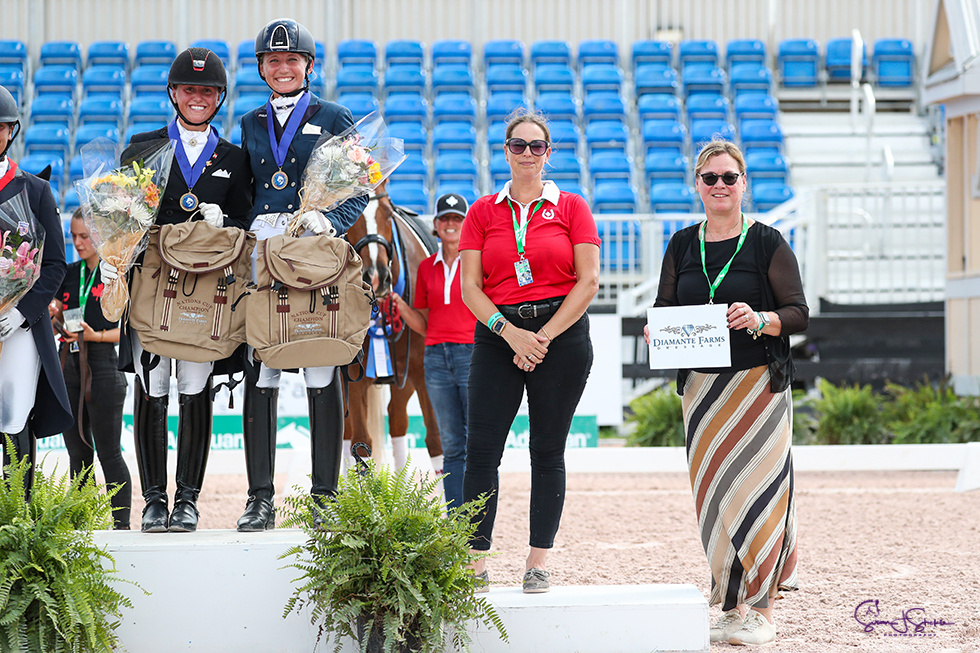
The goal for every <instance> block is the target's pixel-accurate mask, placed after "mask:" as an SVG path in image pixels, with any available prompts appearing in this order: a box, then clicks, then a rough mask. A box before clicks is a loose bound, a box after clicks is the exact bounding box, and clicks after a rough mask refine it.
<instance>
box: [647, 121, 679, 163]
mask: <svg viewBox="0 0 980 653" xmlns="http://www.w3.org/2000/svg"><path fill="white" fill-rule="evenodd" d="M643 149H644V150H645V151H646V152H647V153H648V154H649V152H650V151H651V150H657V151H663V152H671V153H674V154H677V155H678V156H679V155H682V154H684V153H685V151H686V150H687V129H686V128H685V127H684V125H683V124H681V123H680V122H678V121H676V120H647V121H646V122H644V123H643Z"/></svg>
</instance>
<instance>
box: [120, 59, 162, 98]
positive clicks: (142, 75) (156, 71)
mask: <svg viewBox="0 0 980 653" xmlns="http://www.w3.org/2000/svg"><path fill="white" fill-rule="evenodd" d="M169 74H170V67H169V66H160V65H149V66H138V67H136V68H134V69H133V72H132V73H131V74H130V76H129V84H130V87H131V89H132V91H133V96H134V97H139V96H140V95H143V94H145V93H163V94H166V93H167V77H168V76H169Z"/></svg>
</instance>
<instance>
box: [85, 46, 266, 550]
mask: <svg viewBox="0 0 980 653" xmlns="http://www.w3.org/2000/svg"><path fill="white" fill-rule="evenodd" d="M227 86H228V84H227V77H226V74H225V67H224V65H223V64H222V63H221V59H219V58H218V56H217V55H216V54H214V53H213V52H211V51H210V50H208V49H206V48H189V49H187V50H184V51H183V52H181V53H180V54H179V55H177V58H176V59H174V62H173V64H172V65H171V67H170V76H169V79H168V89H167V90H168V93H169V96H170V101H171V103H172V104H173V105H174V109H176V111H177V117H176V118H174V120H173V121H172V122H171V123H170V124H169V125H167V126H166V127H162V128H160V129H157V130H155V131H150V132H144V133H142V134H136V135H135V136H133V139H132V142H131V144H130V146H129V147H128V148H126V150H125V151H124V152H123V154H122V157H121V159H122V161H123V162H124V163H128V162H131V161H135V160H139V159H141V158H143V157H144V156H146V155H147V154H148V153H150V152H153V151H155V150H157V149H158V148H160V147H161V146H163V145H165V144H166V142H167V141H168V140H171V141H176V148H177V149H176V151H175V153H174V162H173V164H172V166H171V168H170V178H169V180H168V181H167V185H166V189H165V190H164V193H163V198H162V200H161V202H160V210H159V213H158V214H157V219H156V223H157V224H177V223H181V222H185V221H187V220H190V219H192V218H195V217H197V216H198V215H200V216H201V217H203V219H204V220H205V221H206V222H207V223H208V224H210V225H212V226H214V227H225V228H238V229H246V228H247V227H248V217H249V212H250V211H251V208H252V203H251V197H252V191H251V185H252V175H251V173H250V172H249V167H248V161H247V158H246V156H245V152H244V151H242V149H241V148H239V147H237V146H235V145H232V144H231V143H229V142H228V141H226V140H224V139H223V138H220V137H219V136H218V131H217V129H215V128H214V127H212V126H210V124H209V123H210V122H211V121H212V120H213V119H214V118H215V116H216V115H217V114H218V109H220V107H221V104H222V103H223V102H224V98H225V95H226V93H227ZM100 269H101V272H102V278H103V279H106V280H108V279H111V278H114V277H115V276H117V275H118V273H117V271H116V269H115V268H113V267H112V266H109V265H107V264H106V263H105V262H104V261H103V262H102V264H101V266H100ZM119 359H120V360H119V362H120V369H122V370H124V371H128V372H135V373H136V389H135V405H134V407H133V436H134V439H135V443H136V457H137V463H138V467H139V474H140V482H141V484H142V486H143V499H144V500H145V502H146V507H145V508H144V509H143V519H142V524H141V530H142V531H144V532H150V533H160V532H165V531H168V530H169V531H171V532H189V531H194V530H196V529H197V522H198V516H199V513H198V510H197V498H198V495H199V494H200V492H201V485H202V484H203V482H204V471H205V467H206V465H207V459H208V452H209V450H210V448H211V416H212V403H211V401H212V400H211V373H212V370H213V367H214V363H194V362H190V361H181V360H178V361H176V368H177V390H178V393H179V402H180V408H179V415H180V417H179V422H178V427H177V491H176V494H175V495H174V506H173V512H169V511H168V501H167V441H168V429H167V406H168V403H169V396H170V374H171V359H170V358H167V357H161V356H156V355H151V354H150V353H149V352H147V351H144V349H143V347H142V346H141V345H140V342H139V337H138V336H137V334H136V332H135V331H134V330H130V329H126V328H124V329H123V335H122V338H121V340H120V347H119Z"/></svg>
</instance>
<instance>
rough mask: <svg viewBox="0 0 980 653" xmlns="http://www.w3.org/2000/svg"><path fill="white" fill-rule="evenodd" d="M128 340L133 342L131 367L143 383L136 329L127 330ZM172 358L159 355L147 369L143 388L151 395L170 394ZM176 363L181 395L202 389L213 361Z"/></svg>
mask: <svg viewBox="0 0 980 653" xmlns="http://www.w3.org/2000/svg"><path fill="white" fill-rule="evenodd" d="M129 334H130V340H131V342H132V343H133V367H134V368H135V369H136V376H138V377H139V378H140V380H141V382H143V383H144V384H145V383H146V378H147V377H146V376H145V375H144V374H143V361H142V355H143V346H142V345H140V339H139V336H138V335H137V334H136V331H133V330H131V331H130V332H129ZM172 360H173V359H171V358H167V357H166V356H160V362H159V363H158V364H157V365H156V367H154V368H153V369H152V370H149V374H150V375H149V383H148V384H147V385H148V387H146V388H144V390H145V391H146V393H147V394H149V395H150V396H151V397H166V396H167V395H168V394H170V372H171V361H172ZM176 363H177V392H179V393H180V394H182V395H196V394H198V393H200V392H201V391H202V390H204V386H205V385H206V384H207V382H208V377H209V376H211V370H212V369H214V363H191V362H189V361H180V360H179V361H176Z"/></svg>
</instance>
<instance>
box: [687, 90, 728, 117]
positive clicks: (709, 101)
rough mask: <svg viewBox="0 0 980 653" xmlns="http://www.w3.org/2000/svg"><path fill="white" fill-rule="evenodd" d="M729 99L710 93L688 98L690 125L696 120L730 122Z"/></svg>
mask: <svg viewBox="0 0 980 653" xmlns="http://www.w3.org/2000/svg"><path fill="white" fill-rule="evenodd" d="M728 104H729V103H728V98H726V97H725V96H724V95H711V94H708V93H705V94H698V95H692V96H691V97H689V98H687V107H686V108H687V120H688V124H690V123H692V122H694V121H695V120H728Z"/></svg>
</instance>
